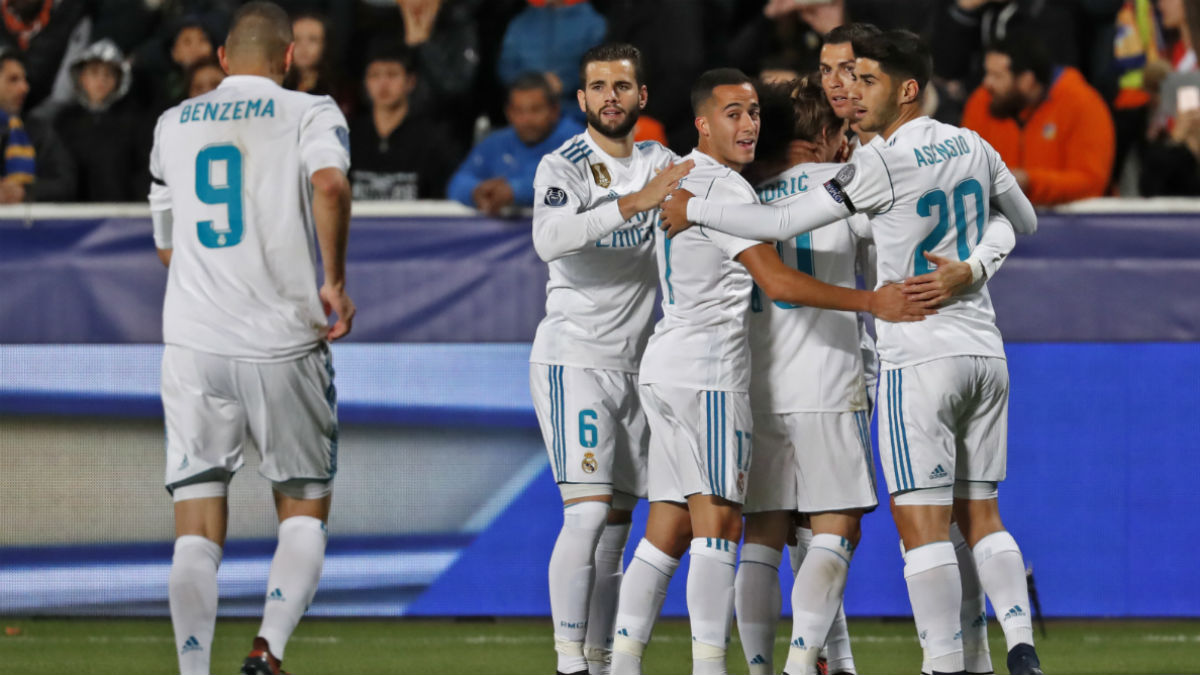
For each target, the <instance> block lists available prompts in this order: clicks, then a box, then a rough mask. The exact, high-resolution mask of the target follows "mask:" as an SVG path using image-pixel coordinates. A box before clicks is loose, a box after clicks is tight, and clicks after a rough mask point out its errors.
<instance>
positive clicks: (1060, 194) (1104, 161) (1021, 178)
mask: <svg viewBox="0 0 1200 675" xmlns="http://www.w3.org/2000/svg"><path fill="white" fill-rule="evenodd" d="M984 70H985V75H984V78H983V85H982V86H981V87H979V88H978V89H976V90H975V93H974V94H972V95H971V97H970V98H969V99H967V106H966V109H965V110H964V111H963V120H962V125H963V126H964V127H967V128H968V129H973V130H975V131H976V132H978V133H979V135H980V136H982V137H983V138H984V140H986V141H987V142H988V143H991V144H992V147H994V148H996V151H997V152H999V153H1000V157H1001V158H1003V159H1004V163H1005V164H1007V165H1008V167H1009V168H1010V169H1012V172H1013V175H1014V176H1015V177H1016V179H1017V183H1018V184H1019V185H1020V186H1021V189H1022V190H1024V191H1025V194H1026V195H1028V196H1029V199H1030V201H1032V202H1033V203H1034V204H1038V205H1042V206H1049V205H1051V204H1061V203H1063V202H1070V201H1075V200H1077V199H1086V198H1088V197H1099V196H1101V195H1102V194H1104V191H1105V188H1106V186H1107V185H1108V181H1109V176H1110V174H1111V173H1112V165H1113V152H1114V149H1115V145H1116V135H1115V134H1116V132H1115V131H1114V129H1113V121H1112V115H1111V114H1110V113H1109V110H1108V105H1106V104H1105V102H1104V99H1103V98H1101V96H1100V94H1099V93H1098V92H1097V91H1096V90H1095V89H1093V88H1092V87H1091V85H1089V84H1088V83H1087V81H1086V80H1084V79H1083V75H1082V74H1080V72H1079V71H1078V70H1075V69H1074V68H1067V67H1055V66H1053V65H1052V64H1051V62H1050V59H1049V57H1048V56H1047V55H1046V51H1045V49H1044V48H1043V47H1042V46H1041V45H1040V44H1039V43H1038V42H1037V41H1036V40H1034V39H1030V38H1029V37H1027V36H1024V35H1019V34H1017V35H1012V34H1010V36H1009V37H1008V38H1006V39H1004V40H1001V41H999V42H997V43H995V44H994V45H992V46H990V47H989V48H988V50H987V53H986V56H985V57H984Z"/></svg>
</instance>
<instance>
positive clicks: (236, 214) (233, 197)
mask: <svg viewBox="0 0 1200 675" xmlns="http://www.w3.org/2000/svg"><path fill="white" fill-rule="evenodd" d="M221 164H223V165H224V169H225V176H224V180H223V181H221V184H220V185H214V184H213V180H214V179H217V180H219V179H220V178H221V176H220V175H219V173H218V172H217V171H214V167H215V166H218V165H221ZM214 174H218V175H214ZM196 197H197V198H199V200H200V201H202V202H204V203H205V204H213V205H219V204H224V205H225V210H226V214H227V217H226V221H227V222H226V223H224V224H222V225H215V224H214V223H213V221H211V220H201V221H199V222H198V223H196V234H197V236H199V237H200V243H201V244H203V245H204V246H206V247H207V248H225V247H226V246H237V245H238V243H239V242H241V241H242V233H243V232H244V231H245V224H244V223H243V222H242V151H241V150H238V149H237V146H234V145H229V144H222V145H210V146H208V147H207V148H204V149H203V150H201V151H200V154H198V155H196Z"/></svg>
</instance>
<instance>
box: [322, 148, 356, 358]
mask: <svg viewBox="0 0 1200 675" xmlns="http://www.w3.org/2000/svg"><path fill="white" fill-rule="evenodd" d="M312 184H313V217H314V218H315V219H316V222H317V242H318V244H320V246H321V260H322V262H323V263H324V267H325V279H324V282H323V283H322V284H321V290H320V291H319V295H320V297H321V304H322V305H323V306H324V308H325V314H326V315H328V314H330V313H333V314H337V323H335V324H333V326H331V327H330V328H329V332H328V333H327V334H326V337H327V338H328V339H330V340H337V339H339V338H343V337H345V336H346V335H348V334H349V333H350V326H351V324H352V322H353V321H354V312H355V309H354V302H353V301H352V300H351V299H350V296H349V295H346V242H347V241H348V239H349V234H350V181H348V180H347V179H346V174H344V173H342V171H341V170H340V169H335V168H332V167H329V168H324V169H320V170H318V171H316V172H315V173H313V175H312Z"/></svg>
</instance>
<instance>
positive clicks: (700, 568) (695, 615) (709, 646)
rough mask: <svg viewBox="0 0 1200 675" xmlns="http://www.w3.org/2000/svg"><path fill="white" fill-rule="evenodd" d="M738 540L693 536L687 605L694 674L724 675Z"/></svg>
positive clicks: (731, 618)
mask: <svg viewBox="0 0 1200 675" xmlns="http://www.w3.org/2000/svg"><path fill="white" fill-rule="evenodd" d="M737 547H738V545H737V542H736V541H729V540H728V539H720V538H717V537H696V538H695V539H692V548H691V554H692V563H691V568H690V569H689V570H688V579H687V605H688V618H689V619H691V623H692V675H724V673H725V651H726V648H727V646H728V644H729V626H730V624H731V623H732V621H733V579H734V576H735V574H736V571H737Z"/></svg>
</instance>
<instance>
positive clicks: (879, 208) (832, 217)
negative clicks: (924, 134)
mask: <svg viewBox="0 0 1200 675" xmlns="http://www.w3.org/2000/svg"><path fill="white" fill-rule="evenodd" d="M823 187H824V189H823V190H814V191H812V192H809V193H807V194H804V195H800V196H799V197H798V198H796V199H794V200H792V201H791V202H789V203H788V204H786V205H783V206H778V207H775V206H767V205H740V206H735V205H730V204H721V203H719V202H717V201H715V200H713V201H710V200H708V199H695V198H693V199H691V200H690V201H689V202H688V206H687V216H688V220H689V221H691V222H693V223H697V224H700V225H707V226H710V227H712V228H715V229H719V230H721V231H723V232H728V233H730V234H734V235H737V236H739V237H745V238H748V239H757V240H760V241H783V240H785V239H790V238H792V237H798V236H800V235H802V234H804V233H805V232H811V231H813V230H815V229H817V228H818V227H822V226H824V225H828V224H830V223H835V222H837V221H839V220H842V219H844V218H847V217H848V216H850V215H851V214H854V213H869V214H875V213H884V212H886V211H887V210H888V209H890V208H891V207H892V203H893V202H894V201H895V190H894V188H893V186H892V180H891V173H890V172H889V171H888V168H887V164H886V163H885V162H884V160H883V157H882V156H881V155H880V154H879V151H878V150H877V149H876V148H875V147H874V143H871V144H868V145H867V146H866V147H863V148H861V149H859V150H858V152H855V153H854V157H853V158H852V159H851V160H850V162H849V163H847V164H845V165H844V166H843V167H842V168H841V169H840V170H839V171H838V172H837V174H836V175H835V176H834V177H833V178H830V179H829V180H827V181H826V182H825V183H824V185H823Z"/></svg>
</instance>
